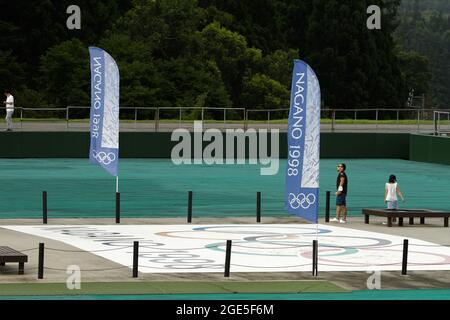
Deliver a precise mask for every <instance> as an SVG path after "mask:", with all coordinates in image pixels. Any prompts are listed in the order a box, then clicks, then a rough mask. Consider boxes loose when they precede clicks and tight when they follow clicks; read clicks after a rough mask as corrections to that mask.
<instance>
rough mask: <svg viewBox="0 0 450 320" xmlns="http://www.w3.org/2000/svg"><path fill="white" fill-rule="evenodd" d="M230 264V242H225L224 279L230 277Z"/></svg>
mask: <svg viewBox="0 0 450 320" xmlns="http://www.w3.org/2000/svg"><path fill="white" fill-rule="evenodd" d="M230 263H231V240H227V251H226V255H225V273H224V277H225V278H228V277H229V276H230Z"/></svg>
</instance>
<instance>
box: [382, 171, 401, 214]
mask: <svg viewBox="0 0 450 320" xmlns="http://www.w3.org/2000/svg"><path fill="white" fill-rule="evenodd" d="M397 194H398V195H399V196H400V198H401V199H402V201H405V198H404V197H403V194H402V192H401V191H400V188H399V186H398V183H397V177H396V176H395V175H393V174H391V175H390V176H389V182H388V183H386V186H385V188H384V203H387V208H388V209H392V210H396V209H398V198H397Z"/></svg>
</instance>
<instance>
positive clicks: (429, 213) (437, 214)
mask: <svg viewBox="0 0 450 320" xmlns="http://www.w3.org/2000/svg"><path fill="white" fill-rule="evenodd" d="M362 214H363V215H364V223H366V224H368V223H369V217H370V216H371V215H372V216H379V217H386V218H387V226H388V227H392V220H393V219H395V218H398V226H399V227H403V219H404V218H409V224H410V225H413V224H414V218H420V224H425V218H444V227H446V228H448V218H449V217H450V212H447V211H434V210H427V209H402V210H389V209H362Z"/></svg>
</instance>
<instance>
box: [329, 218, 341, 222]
mask: <svg viewBox="0 0 450 320" xmlns="http://www.w3.org/2000/svg"><path fill="white" fill-rule="evenodd" d="M338 221H339V220H338V219H336V218H331V219H330V222H338Z"/></svg>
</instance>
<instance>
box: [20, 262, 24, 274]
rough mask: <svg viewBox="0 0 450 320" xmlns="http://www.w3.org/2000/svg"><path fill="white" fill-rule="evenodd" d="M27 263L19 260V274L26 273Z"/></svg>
mask: <svg viewBox="0 0 450 320" xmlns="http://www.w3.org/2000/svg"><path fill="white" fill-rule="evenodd" d="M24 269H25V263H24V262H19V274H24Z"/></svg>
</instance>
